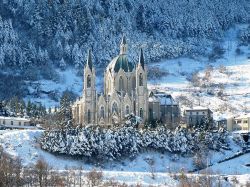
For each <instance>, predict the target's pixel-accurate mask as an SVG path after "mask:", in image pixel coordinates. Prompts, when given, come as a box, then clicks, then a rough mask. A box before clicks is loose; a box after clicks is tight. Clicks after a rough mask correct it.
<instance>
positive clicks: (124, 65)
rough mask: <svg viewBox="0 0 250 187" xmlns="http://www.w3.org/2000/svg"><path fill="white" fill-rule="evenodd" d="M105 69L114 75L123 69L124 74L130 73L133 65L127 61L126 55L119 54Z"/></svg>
mask: <svg viewBox="0 0 250 187" xmlns="http://www.w3.org/2000/svg"><path fill="white" fill-rule="evenodd" d="M107 69H108V70H109V71H111V72H115V73H117V72H118V71H119V70H120V69H123V70H124V71H125V72H131V71H133V69H134V64H133V63H131V62H129V61H128V58H127V55H125V54H120V55H119V56H117V57H115V58H114V59H113V60H112V61H111V62H110V64H109V65H108V67H107Z"/></svg>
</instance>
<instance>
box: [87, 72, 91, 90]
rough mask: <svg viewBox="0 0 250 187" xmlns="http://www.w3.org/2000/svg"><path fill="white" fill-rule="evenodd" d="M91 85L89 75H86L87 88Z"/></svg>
mask: <svg viewBox="0 0 250 187" xmlns="http://www.w3.org/2000/svg"><path fill="white" fill-rule="evenodd" d="M90 87H91V77H90V75H88V76H87V88H90Z"/></svg>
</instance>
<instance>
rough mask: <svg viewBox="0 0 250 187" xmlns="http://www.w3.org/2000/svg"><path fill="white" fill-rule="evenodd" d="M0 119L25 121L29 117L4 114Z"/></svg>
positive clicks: (27, 120)
mask: <svg viewBox="0 0 250 187" xmlns="http://www.w3.org/2000/svg"><path fill="white" fill-rule="evenodd" d="M0 119H2V120H13V121H26V122H29V121H30V119H27V118H21V117H5V116H0Z"/></svg>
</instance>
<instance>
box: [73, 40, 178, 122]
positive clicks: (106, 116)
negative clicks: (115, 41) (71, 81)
mask: <svg viewBox="0 0 250 187" xmlns="http://www.w3.org/2000/svg"><path fill="white" fill-rule="evenodd" d="M127 49H128V45H127V43H126V39H125V37H124V36H123V37H122V40H121V43H120V54H119V55H118V56H116V57H115V58H113V60H111V62H110V63H109V65H108V66H107V68H106V70H105V72H104V90H103V93H101V94H97V92H96V86H95V85H96V82H95V80H96V71H95V67H94V65H93V61H92V57H91V51H90V50H89V51H88V55H87V62H86V65H85V67H84V86H83V95H82V97H80V98H79V99H78V100H77V101H76V102H75V103H74V104H73V106H72V112H73V119H74V121H75V123H76V124H80V125H86V124H99V125H115V124H119V123H121V122H122V120H124V118H125V116H126V115H128V114H131V113H133V114H135V115H136V116H139V117H140V118H141V121H142V123H145V122H147V121H148V120H157V119H159V120H160V119H168V120H169V119H171V123H173V121H176V123H177V120H176V119H177V117H178V115H179V111H178V106H177V104H176V103H175V102H174V101H173V99H172V98H170V97H169V96H168V95H165V94H159V93H158V92H155V91H154V92H153V91H152V92H150V93H149V91H148V88H147V66H146V64H145V59H144V55H143V51H142V49H141V50H140V54H139V59H138V62H137V63H136V64H135V63H132V62H130V61H129V59H128V57H127ZM164 101H165V103H164ZM162 106H163V107H162ZM168 106H169V107H170V108H171V109H168ZM176 107H177V108H176ZM163 109H164V110H163ZM170 111H171V112H170ZM168 115H169V116H168ZM164 117H165V118H164Z"/></svg>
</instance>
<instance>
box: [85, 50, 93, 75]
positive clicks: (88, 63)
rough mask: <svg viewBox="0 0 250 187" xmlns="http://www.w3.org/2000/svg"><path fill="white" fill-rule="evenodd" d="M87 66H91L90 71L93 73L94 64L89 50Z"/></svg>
mask: <svg viewBox="0 0 250 187" xmlns="http://www.w3.org/2000/svg"><path fill="white" fill-rule="evenodd" d="M86 65H87V66H89V69H90V70H91V71H92V67H93V62H92V57H91V49H89V50H88V56H87V64H86Z"/></svg>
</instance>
